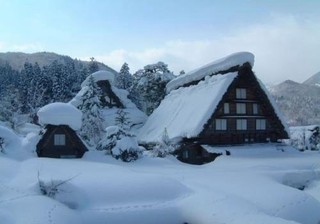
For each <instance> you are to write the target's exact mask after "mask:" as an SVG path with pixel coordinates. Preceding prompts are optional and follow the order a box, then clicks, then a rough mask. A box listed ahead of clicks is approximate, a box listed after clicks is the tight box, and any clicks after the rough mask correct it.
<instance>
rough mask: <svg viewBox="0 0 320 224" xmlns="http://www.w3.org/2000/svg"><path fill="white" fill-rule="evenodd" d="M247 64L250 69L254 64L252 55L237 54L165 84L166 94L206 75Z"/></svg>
mask: <svg viewBox="0 0 320 224" xmlns="http://www.w3.org/2000/svg"><path fill="white" fill-rule="evenodd" d="M246 62H248V63H249V64H250V65H251V67H253V64H254V55H253V54H252V53H250V52H238V53H234V54H231V55H229V56H227V57H224V58H221V59H219V60H217V61H214V62H211V63H209V64H207V65H204V66H202V67H200V68H197V69H195V70H193V71H190V72H188V73H186V74H184V75H181V76H178V77H177V78H175V79H173V80H171V81H170V82H169V83H168V84H167V92H168V93H169V92H170V91H171V90H174V89H177V88H179V87H181V86H184V85H186V84H188V83H191V82H194V81H199V80H201V79H203V78H204V77H206V76H207V75H215V74H218V73H222V72H223V71H227V70H229V69H230V68H233V67H239V66H241V65H243V64H245V63H246Z"/></svg>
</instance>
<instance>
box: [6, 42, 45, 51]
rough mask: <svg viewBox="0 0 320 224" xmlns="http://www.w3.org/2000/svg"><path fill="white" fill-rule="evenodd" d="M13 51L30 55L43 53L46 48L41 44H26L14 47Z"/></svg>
mask: <svg viewBox="0 0 320 224" xmlns="http://www.w3.org/2000/svg"><path fill="white" fill-rule="evenodd" d="M11 49H12V50H13V51H21V52H27V53H30V52H37V51H43V50H44V47H43V46H42V45H41V44H39V43H26V44H18V45H13V46H12V47H11Z"/></svg>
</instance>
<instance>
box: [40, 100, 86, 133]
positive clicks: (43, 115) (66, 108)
mask: <svg viewBox="0 0 320 224" xmlns="http://www.w3.org/2000/svg"><path fill="white" fill-rule="evenodd" d="M37 114H38V117H39V123H40V124H42V125H46V124H52V125H68V126H69V127H70V128H72V129H73V130H79V129H80V128H81V125H82V112H81V111H80V110H78V109H77V108H76V107H74V106H73V105H71V104H69V103H60V102H56V103H50V104H48V105H46V106H44V107H42V108H40V110H39V111H38V113H37Z"/></svg>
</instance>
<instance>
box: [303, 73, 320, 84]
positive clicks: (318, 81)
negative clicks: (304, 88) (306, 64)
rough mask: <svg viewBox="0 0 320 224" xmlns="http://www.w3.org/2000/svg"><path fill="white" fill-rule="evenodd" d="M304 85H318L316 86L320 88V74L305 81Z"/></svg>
mask: <svg viewBox="0 0 320 224" xmlns="http://www.w3.org/2000/svg"><path fill="white" fill-rule="evenodd" d="M303 84H307V85H316V86H318V87H320V72H318V73H316V74H314V75H313V76H311V77H310V78H309V79H307V80H306V81H304V82H303Z"/></svg>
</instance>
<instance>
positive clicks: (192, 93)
mask: <svg viewBox="0 0 320 224" xmlns="http://www.w3.org/2000/svg"><path fill="white" fill-rule="evenodd" d="M235 77H237V73H236V72H233V73H228V74H225V75H221V74H219V75H215V76H211V77H209V76H208V77H206V78H205V80H203V81H200V82H199V83H198V85H194V86H189V87H184V88H179V89H177V90H173V91H171V92H170V93H169V94H168V95H167V96H166V97H165V98H164V100H163V101H162V102H161V104H160V105H159V107H158V108H157V109H156V110H155V111H154V112H153V113H152V114H151V115H150V117H149V118H148V120H147V122H146V123H145V125H144V126H143V127H142V128H141V129H140V130H139V133H138V139H139V141H140V142H159V141H161V138H162V133H163V131H164V130H165V128H166V129H167V132H168V136H169V138H170V139H175V138H181V137H187V138H191V137H195V136H197V135H198V134H199V133H200V132H201V131H202V130H203V128H204V125H205V124H206V122H207V121H208V120H209V119H210V117H211V115H212V113H213V112H214V111H215V109H216V107H217V105H218V103H219V102H220V100H221V99H222V97H223V95H224V94H225V92H226V91H227V89H228V87H229V85H230V84H231V83H232V81H233V80H234V78H235Z"/></svg>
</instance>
